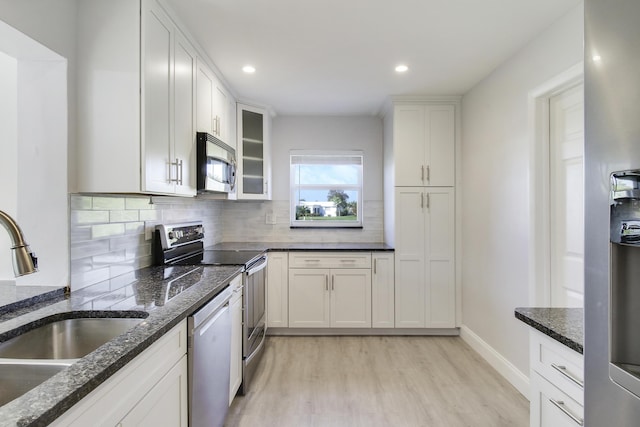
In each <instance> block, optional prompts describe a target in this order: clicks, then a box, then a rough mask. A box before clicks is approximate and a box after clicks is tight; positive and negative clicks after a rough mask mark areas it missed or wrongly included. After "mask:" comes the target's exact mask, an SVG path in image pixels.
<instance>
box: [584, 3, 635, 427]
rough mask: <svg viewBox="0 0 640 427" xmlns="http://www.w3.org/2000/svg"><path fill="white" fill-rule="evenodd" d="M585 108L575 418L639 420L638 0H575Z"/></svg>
mask: <svg viewBox="0 0 640 427" xmlns="http://www.w3.org/2000/svg"><path fill="white" fill-rule="evenodd" d="M585 114H586V119H585V128H586V139H585V346H584V348H585V352H584V354H585V408H584V409H585V425H586V426H587V427H603V426H604V427H626V426H640V188H639V187H640V0H585ZM612 174H613V175H612Z"/></svg>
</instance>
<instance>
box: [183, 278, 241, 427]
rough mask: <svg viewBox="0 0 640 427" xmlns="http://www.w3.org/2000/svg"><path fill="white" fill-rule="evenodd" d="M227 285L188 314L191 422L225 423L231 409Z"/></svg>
mask: <svg viewBox="0 0 640 427" xmlns="http://www.w3.org/2000/svg"><path fill="white" fill-rule="evenodd" d="M231 294H232V291H231V288H230V287H229V286H227V287H226V288H225V289H224V290H223V291H222V292H220V293H219V294H218V295H216V296H215V297H214V298H213V299H212V300H211V301H210V302H208V303H207V304H205V305H204V306H203V307H202V308H201V309H200V310H198V311H197V312H196V313H194V314H193V315H192V316H190V317H189V318H188V327H189V347H188V358H189V359H188V360H189V425H190V426H191V427H222V426H223V425H224V421H225V418H226V416H227V411H228V409H229V369H230V349H231V313H230V311H229V299H230V298H231Z"/></svg>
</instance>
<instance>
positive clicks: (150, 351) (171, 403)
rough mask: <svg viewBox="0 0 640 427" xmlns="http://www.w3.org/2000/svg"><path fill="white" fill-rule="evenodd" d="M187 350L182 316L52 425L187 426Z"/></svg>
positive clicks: (75, 426) (78, 426)
mask: <svg viewBox="0 0 640 427" xmlns="http://www.w3.org/2000/svg"><path fill="white" fill-rule="evenodd" d="M186 354H187V322H186V320H184V321H182V322H181V323H180V324H178V325H177V326H175V327H174V328H173V329H172V330H171V331H169V332H167V333H166V334H165V335H164V336H163V337H162V338H160V339H159V340H158V341H157V342H156V343H154V344H153V345H152V346H150V347H149V348H147V349H146V350H145V351H143V352H142V353H140V354H139V355H138V356H136V357H135V358H134V359H133V360H132V361H131V362H129V363H128V364H127V365H126V366H125V367H124V368H122V369H120V370H119V371H118V372H117V373H116V374H114V375H113V376H111V378H109V379H108V380H106V381H105V382H104V383H102V384H101V385H100V386H99V387H98V388H96V389H95V390H93V391H92V392H91V393H89V395H87V396H86V397H85V398H83V399H82V400H81V401H80V402H78V403H77V404H76V405H75V406H73V407H72V408H71V409H69V410H68V411H67V412H65V414H64V415H62V416H61V417H60V418H58V419H57V420H56V421H55V422H54V423H53V424H52V426H54V427H60V426H73V427H85V426H150V427H152V426H154V427H155V426H159V425H170V426H176V427H180V426H184V427H187V424H188V400H187V390H188V387H187V357H186Z"/></svg>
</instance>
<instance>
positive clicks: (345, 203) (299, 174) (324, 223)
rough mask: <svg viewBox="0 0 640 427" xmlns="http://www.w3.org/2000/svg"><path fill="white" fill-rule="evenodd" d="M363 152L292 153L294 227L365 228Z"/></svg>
mask: <svg viewBox="0 0 640 427" xmlns="http://www.w3.org/2000/svg"><path fill="white" fill-rule="evenodd" d="M362 161H363V156H362V152H361V151H334V152H317V151H298V150H295V151H294V150H292V151H291V152H290V170H291V180H290V183H291V195H290V201H291V206H290V211H291V212H290V215H291V226H292V227H362V212H361V211H362V209H361V207H362Z"/></svg>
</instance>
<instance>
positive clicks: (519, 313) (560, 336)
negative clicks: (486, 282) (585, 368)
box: [514, 307, 584, 354]
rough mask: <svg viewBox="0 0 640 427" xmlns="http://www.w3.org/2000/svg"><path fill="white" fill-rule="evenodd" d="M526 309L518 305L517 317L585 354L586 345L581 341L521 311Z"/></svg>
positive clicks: (515, 311)
mask: <svg viewBox="0 0 640 427" xmlns="http://www.w3.org/2000/svg"><path fill="white" fill-rule="evenodd" d="M525 309H527V308H524V307H518V308H516V309H515V310H514V314H515V317H516V318H517V319H518V320H520V321H522V322H523V323H525V324H526V325H528V326H530V327H532V328H534V329H535V330H537V331H539V332H541V333H543V334H545V335H547V336H548V337H550V338H552V339H554V340H555V341H558V342H559V343H561V344H563V345H565V346H566V347H568V348H570V349H571V350H574V351H576V352H578V353H580V354H584V346H583V344H582V343H579V342H577V341H576V340H575V339H572V338H570V337H569V336H567V335H565V334H563V333H562V332H560V331H558V330H556V329H554V328H553V326H551V325H547V324H544V323H542V322H541V321H539V320H536V319H534V318H532V317H530V316H528V315H527V314H525V313H523V312H522V311H519V310H525ZM557 310H563V309H561V308H559V309H557Z"/></svg>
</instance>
